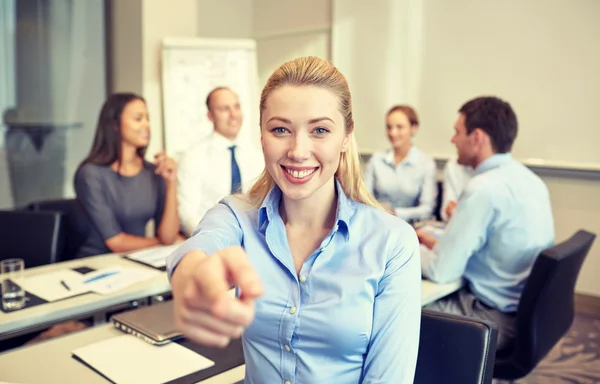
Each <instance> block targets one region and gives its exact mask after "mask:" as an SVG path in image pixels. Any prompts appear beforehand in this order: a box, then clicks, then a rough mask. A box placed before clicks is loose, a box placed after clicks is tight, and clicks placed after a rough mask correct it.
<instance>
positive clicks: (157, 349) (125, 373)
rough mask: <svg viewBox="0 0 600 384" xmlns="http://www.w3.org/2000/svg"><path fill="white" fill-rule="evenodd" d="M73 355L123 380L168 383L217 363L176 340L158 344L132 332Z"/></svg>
mask: <svg viewBox="0 0 600 384" xmlns="http://www.w3.org/2000/svg"><path fill="white" fill-rule="evenodd" d="M73 355H75V356H77V357H79V358H80V359H81V360H83V361H85V362H86V364H88V365H90V366H92V367H94V369H96V370H97V371H99V372H102V374H103V375H104V376H106V377H108V378H109V379H110V380H111V381H113V382H115V383H120V384H128V383H136V384H137V383H147V384H153V383H157V384H160V383H166V382H168V381H171V380H175V379H177V378H180V377H183V376H186V375H189V374H191V373H194V372H196V371H199V370H201V369H206V368H208V367H211V366H213V365H214V364H215V363H214V362H213V361H212V360H209V359H207V358H206V357H204V356H202V355H199V354H197V353H196V352H194V351H192V350H190V349H187V348H186V347H183V346H181V345H179V344H177V343H169V344H166V345H163V346H155V345H152V344H149V343H146V342H145V341H142V340H140V339H138V338H136V337H135V336H132V335H123V336H117V337H114V338H112V339H108V340H103V341H100V342H97V343H94V344H90V345H87V346H85V347H82V348H79V349H76V350H74V351H73Z"/></svg>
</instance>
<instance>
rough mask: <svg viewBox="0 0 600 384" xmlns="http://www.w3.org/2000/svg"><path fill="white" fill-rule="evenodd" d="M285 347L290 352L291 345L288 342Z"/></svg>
mask: <svg viewBox="0 0 600 384" xmlns="http://www.w3.org/2000/svg"><path fill="white" fill-rule="evenodd" d="M284 348H285V350H286V351H288V352H289V351H290V350H291V348H290V346H289V345H287V344H286V345H284Z"/></svg>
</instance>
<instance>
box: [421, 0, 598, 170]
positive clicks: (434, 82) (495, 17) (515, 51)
mask: <svg viewBox="0 0 600 384" xmlns="http://www.w3.org/2000/svg"><path fill="white" fill-rule="evenodd" d="M424 5H425V7H424V13H423V24H424V35H423V57H422V87H421V96H420V99H419V100H418V104H419V107H420V112H421V113H422V115H423V121H422V126H421V127H422V128H423V129H422V132H421V134H420V135H419V136H420V137H419V143H420V146H421V148H422V149H424V150H426V151H427V152H429V153H432V154H436V155H440V156H443V157H446V156H447V155H451V154H452V153H453V148H452V146H451V145H450V144H449V143H448V140H439V137H440V136H442V137H447V136H448V135H449V134H450V132H451V130H452V122H453V120H454V119H455V117H456V110H457V109H458V108H459V107H460V105H461V104H462V103H463V102H465V101H466V100H468V99H470V98H473V97H475V96H478V95H482V94H491V95H498V96H500V97H502V98H505V99H507V100H508V101H509V102H510V103H511V104H512V106H513V108H514V109H515V111H517V114H518V117H519V123H520V128H521V129H520V132H519V136H518V140H517V141H516V142H515V145H514V148H513V154H514V155H515V157H516V158H518V159H522V160H525V161H528V162H531V163H540V162H541V161H543V162H545V163H547V164H556V165H566V166H569V165H572V164H573V165H575V166H576V167H594V168H596V169H597V170H598V171H600V152H599V151H598V150H597V144H596V143H598V142H600V135H599V134H598V129H597V127H596V125H597V117H596V113H595V109H596V108H597V105H598V102H599V101H600V91H599V89H600V76H599V75H598V68H599V67H600V44H598V41H597V36H600V23H598V19H599V17H600V2H598V1H596V0H578V1H566V0H547V1H544V4H543V7H541V6H540V4H539V3H537V2H534V1H520V0H494V1H485V2H482V1H478V0H457V1H452V2H448V1H444V0H428V1H425V2H424ZM566 129H568V131H569V134H566V131H565V130H566ZM582 137H585V138H587V139H588V140H581V138H582ZM541 138H543V140H544V145H540V139H541Z"/></svg>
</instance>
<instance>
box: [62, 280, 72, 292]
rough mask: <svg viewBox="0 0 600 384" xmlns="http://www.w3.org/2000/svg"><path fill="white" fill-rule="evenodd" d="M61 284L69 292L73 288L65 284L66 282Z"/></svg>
mask: <svg viewBox="0 0 600 384" xmlns="http://www.w3.org/2000/svg"><path fill="white" fill-rule="evenodd" d="M60 283H61V284H62V286H63V287H65V288H66V289H67V290H68V291H70V290H71V288H69V286H68V285H67V283H65V281H64V280H61V281H60Z"/></svg>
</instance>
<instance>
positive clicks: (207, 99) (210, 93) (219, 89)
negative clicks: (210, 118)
mask: <svg viewBox="0 0 600 384" xmlns="http://www.w3.org/2000/svg"><path fill="white" fill-rule="evenodd" d="M223 89H229V88H228V87H217V88H214V89H213V90H212V91H210V92H208V96H206V108H208V110H209V111H210V98H211V97H212V95H213V93H215V92H217V91H221V90H223Z"/></svg>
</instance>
